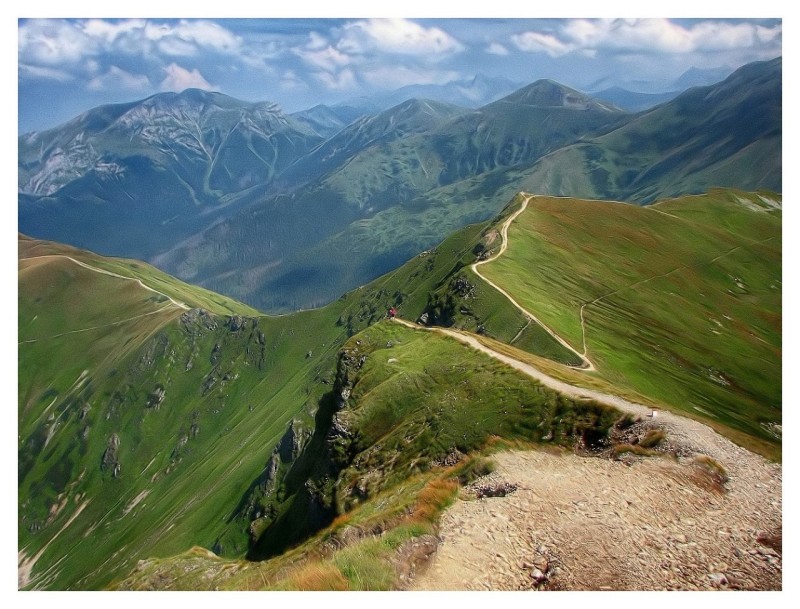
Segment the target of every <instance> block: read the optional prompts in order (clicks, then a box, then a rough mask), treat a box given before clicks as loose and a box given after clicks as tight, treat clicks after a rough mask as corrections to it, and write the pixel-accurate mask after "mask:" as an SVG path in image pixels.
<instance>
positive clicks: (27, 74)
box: [19, 63, 75, 82]
mask: <svg viewBox="0 0 800 609" xmlns="http://www.w3.org/2000/svg"><path fill="white" fill-rule="evenodd" d="M19 75H20V77H22V78H30V79H35V80H55V81H58V82H68V81H70V80H74V79H75V77H74V76H73V75H72V74H70V73H69V72H65V71H64V70H57V69H55V68H47V67H42V66H31V65H28V64H25V63H20V64H19Z"/></svg>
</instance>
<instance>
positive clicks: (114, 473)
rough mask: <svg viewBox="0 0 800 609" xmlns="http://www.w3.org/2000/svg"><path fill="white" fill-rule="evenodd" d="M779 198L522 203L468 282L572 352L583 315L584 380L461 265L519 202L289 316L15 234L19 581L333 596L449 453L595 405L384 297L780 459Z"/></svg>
mask: <svg viewBox="0 0 800 609" xmlns="http://www.w3.org/2000/svg"><path fill="white" fill-rule="evenodd" d="M779 200H780V197H779V196H778V195H774V194H770V193H758V194H756V193H741V192H736V191H715V192H713V193H711V194H709V195H707V196H702V197H687V198H683V199H678V200H673V201H665V202H662V203H659V204H657V205H655V206H650V207H646V208H642V207H637V206H632V205H625V204H622V203H611V202H597V201H595V202H592V201H580V200H566V199H556V198H546V197H535V198H533V199H531V200H530V202H529V205H528V207H527V209H526V211H525V212H524V214H523V215H521V216H519V217H518V218H516V220H515V221H514V222H513V223H512V224H511V227H510V231H509V249H507V250H506V251H505V252H504V253H503V255H502V256H500V257H499V258H498V259H496V260H494V261H492V262H489V263H487V264H485V265H483V266H482V267H481V272H482V273H484V274H485V275H487V277H489V278H490V279H491V280H492V281H495V282H496V283H498V284H499V285H501V286H502V287H504V288H505V289H506V290H508V291H509V292H510V293H512V295H513V296H514V298H516V299H517V300H518V301H519V302H521V303H522V304H523V305H524V306H525V307H526V308H528V310H529V311H531V312H534V313H535V315H536V316H537V317H539V318H540V319H542V321H543V322H544V323H545V324H547V325H548V326H550V327H551V328H553V329H554V330H556V331H557V333H558V334H559V335H561V336H562V337H564V338H565V339H566V340H568V341H569V342H570V343H571V344H572V345H573V346H575V347H576V348H577V349H578V350H579V351H580V350H581V348H582V342H583V333H582V329H581V324H580V309H581V306H582V305H584V304H586V306H585V307H584V318H585V322H586V344H587V348H588V357H589V359H590V360H591V361H592V362H593V363H594V365H595V366H596V367H597V371H596V372H586V371H577V370H572V369H570V368H566V367H565V366H564V364H568V365H571V366H577V365H579V363H580V361H579V359H577V360H576V356H575V355H574V353H572V352H571V351H569V350H567V349H565V348H564V347H562V346H561V345H560V344H559V343H558V342H556V341H555V340H554V339H553V338H552V337H551V336H550V335H549V334H548V333H547V332H545V331H544V330H543V329H542V328H541V327H540V326H538V325H537V324H536V323H535V322H531V321H530V320H528V319H527V318H526V316H525V315H524V314H523V313H522V312H521V311H519V310H518V309H517V308H515V307H514V306H513V305H512V304H511V303H510V301H509V300H508V299H507V298H506V297H505V296H503V295H502V294H501V293H500V292H498V291H497V290H496V289H495V288H493V287H492V286H490V285H488V284H487V283H485V282H484V281H483V280H482V279H481V278H480V277H478V276H477V275H476V274H475V273H474V272H473V271H472V270H471V268H470V267H471V265H472V264H473V263H474V262H475V261H476V260H480V259H482V258H484V259H485V258H487V257H491V255H492V254H493V253H496V252H497V251H498V248H499V246H500V244H501V242H502V239H501V235H500V227H501V225H502V224H503V222H504V221H505V220H506V219H507V218H509V216H510V215H511V214H512V213H513V212H515V211H516V210H517V209H519V206H520V204H521V202H522V201H523V196H522V195H520V196H519V197H517V198H515V199H514V200H513V201H511V202H510V203H509V205H508V206H507V207H506V209H505V210H504V211H503V213H501V214H500V215H499V216H498V217H497V218H495V219H494V220H492V221H488V222H482V223H479V224H472V225H469V226H467V227H465V228H463V229H461V230H458V231H456V232H454V233H453V234H451V236H450V237H448V238H447V239H446V240H445V241H443V242H442V243H440V244H439V245H438V246H436V247H434V248H431V249H430V250H427V251H425V252H423V253H421V254H418V255H415V256H414V257H413V258H411V259H410V260H409V261H407V262H406V263H405V264H403V265H402V266H399V267H398V268H396V269H395V270H393V271H391V272H390V273H387V274H385V275H383V276H381V277H379V278H378V279H376V280H375V281H373V282H372V283H370V284H368V285H365V286H363V287H361V288H358V289H356V290H353V291H352V292H350V293H348V294H346V295H344V296H342V297H341V298H340V299H339V300H337V301H335V302H333V303H332V304H331V305H328V306H326V307H324V308H322V309H317V310H313V311H306V312H302V313H296V314H291V315H286V316H273V317H270V316H264V315H260V314H258V313H257V312H256V311H254V310H253V309H251V308H249V307H247V306H246V305H242V304H240V303H237V302H235V301H232V300H230V299H227V298H225V297H222V296H219V295H216V294H213V293H211V292H208V291H206V290H203V289H199V288H195V287H193V286H189V285H187V284H185V283H182V282H180V281H177V280H175V279H173V278H171V277H169V276H167V275H164V274H163V273H161V272H160V271H157V270H156V269H154V268H152V267H150V266H148V265H146V264H144V263H139V262H136V261H131V260H124V259H109V258H103V257H100V256H96V255H94V254H91V253H89V252H86V251H81V250H76V249H73V248H69V247H66V246H62V245H59V244H54V243H48V242H42V241H37V240H33V239H29V238H26V237H24V236H20V238H19V283H18V287H19V297H18V305H19V309H18V310H19V317H18V330H19V346H18V354H19V379H18V394H19V403H18V422H19V423H18V424H19V442H18V455H19V458H18V479H19V504H18V506H19V520H18V544H19V550H20V577H21V579H20V587H21V588H45V589H95V588H102V587H106V586H109V585H118V586H120V587H123V588H148V587H177V588H187V587H200V588H204V587H214V586H220V587H226V588H237V587H240V588H248V589H253V588H265V587H266V588H271V589H272V588H303V587H312V588H313V587H314V586H315V584H313V583H309V581H311V580H314V577H312V576H313V575H314V573H317V571H316V570H317V569H320V570H321V572H322V573H323V574H327V575H326V577H328V576H329V577H330V578H332V579H330V580H326V581H327V582H328V583H327V584H325V586H329V587H334V588H336V587H338V588H352V589H356V588H359V586H362V587H363V586H365V585H367V583H365V582H368V583H369V585H370V586H377V587H391V586H393V585H395V584H396V580H395V579H394V577H395V575H396V574H395V575H393V573H394V572H393V571H392V570H391V569H393V568H394V567H392V566H391V565H393V564H394V563H393V562H392V560H393V559H392V558H391V557H392V556H393V555H394V554H393V553H394V552H395V551H396V550H397V548H398V547H399V546H401V545H402V544H403V543H405V542H406V541H408V540H409V539H412V538H413V539H416V538H417V537H419V536H421V535H425V534H427V533H429V532H430V531H431V530H432V527H433V526H434V523H435V521H436V518H437V517H438V516H437V514H438V513H439V511H440V510H441V509H442V507H443V506H444V505H445V504H446V502H447V500H448V498H451V497H452V496H453V493H455V491H456V486H457V484H456V482H455V481H454V480H455V478H458V477H461V476H462V475H467V474H464V472H463V471H461V470H459V469H458V468H460V467H464V468H467V469H470V468H473V465H474V467H478V466H477V465H475V463H477V462H475V461H474V460H475V459H478V457H479V455H480V454H482V453H483V452H484V451H485V450H487V449H489V448H490V447H491V446H492V444H493V442H496V441H497V438H503V439H504V440H503V441H506V442H517V441H519V442H526V443H527V442H536V441H539V440H542V439H545V438H549V437H552V438H555V441H556V442H557V443H559V442H561V443H565V444H567V445H570V444H571V443H572V442H573V441H574V440H575V438H576V435H575V434H578V435H579V436H580V437H583V435H585V434H584V432H586V433H589V436H586V437H587V438H589V437H594V436H593V435H592V434H594V433H595V432H596V433H597V434H600V436H602V433H603V432H602V430H603V429H604V428H607V426H608V425H609V424H610V421H611V420H613V418H612V414H613V413H611V412H610V411H606V410H605V409H602V408H600V409H598V408H597V407H595V406H592V405H588V406H586V405H584V406H582V407H578V406H576V405H575V404H573V403H572V402H570V401H569V400H565V399H563V398H561V397H559V396H557V395H556V394H555V393H553V392H551V391H549V390H545V389H543V388H542V387H540V386H538V385H536V384H535V383H532V382H530V381H529V380H526V379H525V378H524V377H520V376H519V375H517V374H516V373H512V372H511V371H510V370H508V369H506V368H505V367H504V366H501V365H499V364H497V363H496V362H493V361H492V360H489V359H487V358H486V357H485V356H483V355H480V354H478V353H476V352H472V351H470V350H469V349H467V348H465V347H464V346H462V345H461V344H459V343H456V342H454V341H452V340H450V339H446V338H445V337H442V336H440V335H438V334H436V333H433V332H427V331H424V330H422V329H420V330H411V329H408V328H405V327H402V326H400V325H399V324H392V323H378V322H381V320H382V319H383V318H384V317H385V314H386V310H387V308H388V307H389V306H395V307H397V309H398V312H399V315H400V317H402V318H404V319H407V320H411V321H414V320H417V319H420V318H424V319H425V320H426V321H425V322H424V323H425V324H426V325H429V326H432V325H440V326H449V327H453V328H462V329H464V330H466V331H470V332H474V333H477V334H479V335H482V336H483V337H484V338H483V340H487V341H492V340H495V341H501V342H500V343H496V344H510V345H511V346H512V347H516V348H518V349H522V350H523V352H528V353H530V354H531V355H530V358H531V361H534V362H535V363H537V365H538V366H540V367H543V368H545V369H546V370H547V371H548V373H549V374H553V375H557V376H559V375H560V376H562V377H564V378H568V379H569V380H570V382H573V383H582V382H583V383H585V384H586V385H591V386H595V387H598V386H600V387H602V389H603V390H604V391H611V392H617V391H618V392H619V393H620V394H624V395H629V396H634V399H635V396H637V395H639V396H644V399H643V401H644V402H645V403H649V402H651V401H652V402H656V403H661V404H664V405H666V406H669V407H671V408H675V409H678V410H683V411H685V412H687V413H688V414H691V415H692V416H696V417H700V418H704V419H705V420H708V421H709V422H710V423H711V424H712V425H714V426H715V427H716V428H717V429H718V430H720V431H721V432H722V433H725V434H726V435H728V436H729V437H732V438H733V439H735V440H736V441H737V442H740V443H741V444H744V445H745V446H749V447H751V448H753V449H755V450H758V451H759V452H762V454H767V455H770V456H772V457H774V458H780V440H779V439H778V438H779V434H778V435H777V436H776V435H775V434H776V430H779V427H776V424H777V425H780V423H781V376H780V365H781V293H782V289H781V255H780V254H781V230H780V229H781V211H780V204H779ZM534 270H535V272H533V271H534ZM140 282H141V283H140ZM423 316H424V317H423ZM520 357H522V355H520ZM543 358H547V359H543ZM615 388H616V389H615ZM345 389H346V390H347V391H345ZM587 417H588V418H587ZM559 421H560V422H559ZM586 430H594V431H588V432H587V431H586ZM550 432H552V433H550ZM453 455H455V456H456V457H457V458H456V459H455V461H453V458H451V457H452V456H453ZM456 462H457V463H458V465H457V466H455V467H456V470H450V469H448V468H449V467H450V466H452V465H453V463H456ZM470 463H473V465H469V464H470ZM478 469H480V468H478ZM459 472H460V473H459ZM454 477H455V478H454ZM432 497H433V498H434V499H432ZM415 506H417V507H415ZM414 514H417V516H416V517H414V518H411V519H410V520H409V519H408V518H409V515H411V516H413V515H414ZM420 514H424V516H421V515H420ZM329 526H330V527H332V528H326V527H329ZM352 526H355V527H356V529H357V531H358V532H357V533H353V532H352V531H350V529H348V527H352ZM348 531H350V532H348ZM365 531H366V532H369V531H372V533H369V534H364V532H365ZM375 531H386V532H387V533H386V535H385V538H380V539H378V538H377V537H376V536H377V535H378V533H375ZM389 531H394V533H391V532H389ZM331 536H333V537H334V538H335V539H341V538H342V536H344V538H346V539H347V543H343V544H339V545H336V544H334V545H335V547H340V545H341V546H342V547H344V546H347V547H348V548H350V550H349V552H350V553H349V554H348V553H347V552H345V553H344V554H337V553H335V552H334V553H331V552H330V549H331V546H330V541H331ZM348 536H352V537H348ZM337 543H338V542H337ZM362 543H363V544H366V545H365V546H363V547H362V546H361V545H360V544H362ZM298 544H301V545H299V546H298ZM195 546H197V547H199V548H205V550H202V551H201V550H194V551H192V552H189V553H188V554H185V552H186V551H187V550H189V549H190V548H192V547H195ZM292 548H295V549H292ZM209 550H210V551H213V552H214V553H215V554H216V555H218V556H219V557H220V558H217V557H215V556H209V555H208V553H207V551H209ZM245 556H248V557H250V558H251V559H267V558H268V559H269V560H266V561H263V560H262V561H261V562H257V563H250V562H243V559H244V557H245ZM365 556H366V557H368V558H364V557H365ZM171 557H175V558H171ZM143 559H148V562H147V563H146V564H144V565H143V567H142V569H141V570H139V571H136V572H135V574H134V575H130V574H131V573H132V572H133V569H134V568H135V566H136V564H137V561H139V560H143ZM309 561H310V562H309ZM190 565H192V566H191V567H190ZM373 568H374V569H376V570H377V571H370V570H369V569H373ZM287 569H288V570H287ZM309 569H310V571H309ZM364 569H366V571H365V570H364ZM370 573H371V575H370ZM203 574H206V575H203ZM337 574H338V575H337ZM331 582H334V583H331ZM376 582H377V583H376ZM316 585H319V586H322V584H316Z"/></svg>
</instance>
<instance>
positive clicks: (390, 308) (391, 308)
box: [386, 307, 397, 319]
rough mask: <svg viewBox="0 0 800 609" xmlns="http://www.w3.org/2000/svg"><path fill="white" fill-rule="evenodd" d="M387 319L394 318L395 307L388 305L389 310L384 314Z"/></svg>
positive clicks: (395, 314)
mask: <svg viewBox="0 0 800 609" xmlns="http://www.w3.org/2000/svg"><path fill="white" fill-rule="evenodd" d="M386 316H387V317H388V318H389V319H394V318H395V317H396V316H397V309H395V308H394V307H389V312H388V313H387V314H386Z"/></svg>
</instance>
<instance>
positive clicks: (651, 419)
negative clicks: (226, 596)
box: [17, 19, 784, 595]
mask: <svg viewBox="0 0 800 609" xmlns="http://www.w3.org/2000/svg"><path fill="white" fill-rule="evenodd" d="M781 23H782V22H781V20H780V19H760V20H759V19H753V20H745V19H702V20H676V19H642V20H615V19H610V20H604V19H499V20H483V19H471V20H457V19H452V20H451V19H416V20H411V19H363V20H357V19H336V20H334V19H315V20H312V19H309V20H303V19H288V20H274V19H273V20H270V19H233V20H225V19H222V20H202V19H200V20H195V19H180V20H177V19H171V20H133V19H116V20H107V19H59V20H56V19H44V20H41V19H34V20H29V19H21V20H20V21H19V24H18V28H19V32H20V38H19V87H20V89H19V92H20V114H19V121H20V132H19V135H18V174H17V175H18V235H17V250H18V267H17V268H18V283H17V289H18V297H17V304H18V317H17V324H18V326H17V328H18V330H17V332H18V347H17V358H18V379H17V396H18V419H17V429H18V441H17V445H18V448H17V451H18V476H17V484H18V489H17V490H18V504H17V545H18V547H17V553H18V589H19V591H38V590H106V591H122V590H184V591H190V590H191V591H200V590H203V591H205V590H207V591H211V590H263V591H311V590H329V591H334V590H337V591H356V590H384V591H389V590H398V591H399V590H416V591H420V590H426V591H430V590H448V591H471V590H495V591H501V590H502V591H508V590H518V591H519V590H526V591H531V592H533V591H537V590H538V591H548V590H592V591H599V590H638V591H660V590H783V571H782V568H783V565H782V551H783V548H782V461H783V446H782V399H783V391H784V384H783V379H782V372H781V370H782V349H783V339H782V336H783V328H782V304H783V253H782V252H783V243H782V237H783V225H782V211H783V195H782V147H783V140H782V120H783V119H782V97H783V84H782V57H781V42H780V41H781V28H782V25H781ZM67 40H70V41H72V42H71V43H70V44H71V45H72V46H71V47H69V49H70V50H69V51H67V47H65V46H63V45H64V44H66V41H67ZM676 41H680V45H678V43H677V42H676ZM673 44H674V45H677V46H670V45H673ZM45 49H49V50H47V52H46V53H45ZM734 51H735V52H734ZM60 54H63V58H62V57H61V55H60ZM73 56H74V57H73ZM75 57H79V59H75ZM742 58H744V59H742ZM62 59H63V61H62ZM159 62H160V63H159ZM656 64H658V65H656ZM81 66H82V67H81ZM515 66H516V67H515ZM721 66H724V67H721ZM626 70H627V71H626ZM59 71H60V72H59ZM209 83H214V84H213V85H211V84H209ZM563 83H567V84H563ZM247 87H250V88H247ZM259 87H260V88H259ZM136 91H139V92H141V93H142V94H140V95H138V96H137V95H136V93H135V92H136ZM43 95H44V96H45V97H46V96H47V95H49V96H51V99H52V100H53V101H52V107H51V109H49V110H47V109H42V108H45V106H42V105H41V104H42V101H41V100H42V99H43V98H42V96H43ZM273 95H274V97H273ZM56 99H58V101H56ZM244 99H249V100H251V101H244ZM265 99H266V101H265ZM59 104H60V105H62V106H63V108H64V109H63V110H61V111H60V112H62V114H61V115H59V114H58V112H59V111H57V108H58V106H59ZM284 107H288V108H289V109H288V110H285V109H284ZM73 108H75V110H73ZM77 108H80V109H77ZM48 112H50V113H51V114H48ZM67 112H69V114H64V113H67ZM62 115H63V116H64V117H68V116H71V118H58V119H57V122H56V120H54V118H55V117H57V116H59V117H61V116H62ZM49 116H51V117H52V118H49V119H48V117H49ZM48 120H49V122H48ZM28 125H32V126H34V127H32V128H29V127H27V126H28ZM25 594H26V595H27V594H32V592H25Z"/></svg>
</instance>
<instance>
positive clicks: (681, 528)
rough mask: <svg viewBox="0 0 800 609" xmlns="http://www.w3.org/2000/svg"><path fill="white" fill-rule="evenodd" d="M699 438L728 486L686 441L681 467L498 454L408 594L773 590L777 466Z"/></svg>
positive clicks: (663, 462)
mask: <svg viewBox="0 0 800 609" xmlns="http://www.w3.org/2000/svg"><path fill="white" fill-rule="evenodd" d="M689 423H690V424H692V425H694V422H689ZM698 425H699V424H698ZM701 427H705V426H701ZM705 430H707V431H708V433H709V434H711V435H709V436H708V437H705V438H704V437H701V438H700V439H701V440H706V441H705V442H703V444H705V446H704V447H703V448H705V449H710V450H704V451H703V452H704V453H706V454H708V453H713V454H712V455H711V456H713V457H714V460H715V462H719V463H720V464H723V466H724V468H725V473H726V474H727V478H728V479H727V481H725V482H724V483H723V482H722V480H721V479H719V478H718V477H715V476H712V475H709V470H708V468H703V467H700V466H699V465H698V462H697V454H699V453H698V451H697V450H696V449H697V448H698V447H697V446H696V445H694V446H691V445H687V444H686V442H687V440H686V439H685V438H684V444H683V446H682V450H680V451H678V452H679V454H681V455H686V456H679V458H677V459H676V458H674V457H670V456H665V455H661V456H651V457H646V458H636V459H627V460H622V461H620V460H613V459H608V458H597V457H591V456H578V455H576V454H572V453H557V452H545V451H523V452H506V453H500V454H498V455H496V456H495V457H494V460H495V462H496V464H497V468H496V471H495V472H494V473H492V474H491V475H490V476H488V477H486V478H483V479H481V480H479V481H478V482H476V483H475V484H474V485H473V487H472V489H471V491H472V492H471V493H470V492H468V493H465V494H464V495H463V496H462V499H461V500H459V501H458V502H457V503H456V504H455V505H454V506H452V507H451V508H450V509H449V510H448V511H447V512H446V514H445V515H444V517H443V519H442V523H441V529H440V545H439V548H438V552H437V553H436V554H435V556H434V558H433V560H432V561H431V563H430V564H429V566H428V568H427V569H426V570H425V571H423V572H422V573H421V574H418V575H417V577H416V579H414V580H413V582H409V584H410V585H409V587H411V588H413V589H418V590H487V589H488V590H530V589H540V590H541V589H544V590H709V589H734V590H780V589H781V587H782V559H781V553H782V546H781V539H782V537H781V522H782V521H781V505H782V499H781V466H780V465H776V464H773V463H769V462H767V461H766V460H764V459H762V458H761V457H758V456H757V455H753V454H752V453H749V452H748V451H746V450H744V449H741V448H739V447H738V446H735V445H733V444H732V443H730V442H729V441H727V440H725V439H724V438H722V437H721V436H718V435H716V434H714V432H712V431H711V430H709V429H708V428H707V427H705ZM681 431H684V430H681V429H677V428H675V429H673V432H674V433H673V435H672V439H671V441H672V442H673V444H674V443H675V442H676V441H678V440H680V436H681V433H680V432H681ZM714 436H716V437H714ZM711 440H713V443H711V442H710V441H711ZM710 444H713V445H710ZM689 455H693V456H689ZM492 489H495V490H496V491H497V492H492ZM492 495H498V496H492ZM479 497H480V498H479Z"/></svg>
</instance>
